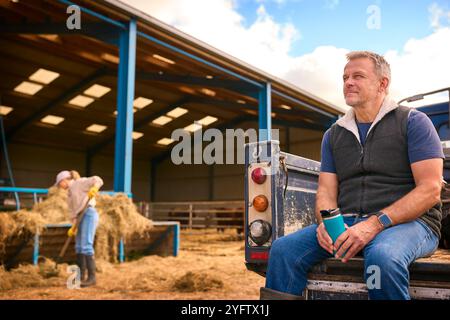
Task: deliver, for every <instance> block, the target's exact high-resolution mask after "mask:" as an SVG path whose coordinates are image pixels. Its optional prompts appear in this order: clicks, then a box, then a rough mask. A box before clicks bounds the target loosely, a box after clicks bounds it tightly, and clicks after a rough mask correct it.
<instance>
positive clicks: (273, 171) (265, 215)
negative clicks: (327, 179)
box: [245, 88, 450, 300]
mask: <svg viewBox="0 0 450 320" xmlns="http://www.w3.org/2000/svg"><path fill="white" fill-rule="evenodd" d="M444 91H449V94H450V88H448V89H444ZM432 93H435V92H432ZM432 93H427V94H432ZM427 94H423V95H417V96H414V97H411V98H408V99H409V100H410V101H415V100H418V99H419V98H420V97H422V98H423V96H425V95H427ZM408 99H404V100H408ZM449 100H450V99H449ZM417 109H418V110H420V111H422V112H425V113H426V114H427V115H428V116H429V117H430V118H431V120H432V121H433V123H434V125H435V127H436V130H437V131H438V132H439V136H440V137H441V140H442V142H443V147H444V151H445V155H446V161H445V165H444V167H445V176H444V178H445V179H446V180H447V181H449V182H450V170H449V169H450V165H448V164H450V131H449V109H450V105H449V103H439V104H434V105H430V106H423V107H420V108H417ZM447 144H448V145H447ZM447 160H448V161H447ZM447 166H448V168H447ZM245 170H246V171H245V240H246V243H245V263H246V266H247V269H248V270H251V271H253V272H256V273H258V274H260V275H262V276H265V271H266V267H267V261H268V257H269V253H270V247H271V244H272V242H273V241H274V240H275V239H277V238H279V237H282V236H285V235H287V234H289V233H292V232H295V231H297V230H299V229H302V228H304V227H306V226H308V225H310V224H312V223H315V222H316V218H315V195H316V190H317V186H318V177H319V172H320V163H319V162H317V161H314V160H310V159H306V158H303V157H300V156H297V155H293V154H289V153H286V152H283V151H281V150H280V146H279V142H278V141H263V142H256V143H250V144H247V145H246V146H245ZM444 200H445V199H444ZM449 200H450V199H449ZM444 202H445V201H444ZM363 272H364V261H363V258H362V257H355V258H353V259H351V260H350V261H349V262H348V263H345V264H344V263H342V262H341V261H340V260H338V259H334V258H331V259H328V260H326V261H324V262H322V263H321V264H319V265H316V266H315V267H314V268H313V269H312V270H311V272H310V274H309V276H308V284H307V289H306V297H307V299H313V300H317V299H367V298H368V294H367V287H366V284H365V282H364V274H363ZM410 279H411V282H410V293H411V297H412V298H413V299H450V250H447V249H439V250H438V251H437V252H436V253H435V255H433V256H432V257H429V258H423V259H419V260H417V261H415V262H414V263H413V264H412V265H411V267H410Z"/></svg>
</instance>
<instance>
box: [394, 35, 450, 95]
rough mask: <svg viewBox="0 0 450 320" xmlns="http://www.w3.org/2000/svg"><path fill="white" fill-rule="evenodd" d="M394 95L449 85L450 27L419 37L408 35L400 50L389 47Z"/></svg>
mask: <svg viewBox="0 0 450 320" xmlns="http://www.w3.org/2000/svg"><path fill="white" fill-rule="evenodd" d="M385 57H386V59H387V60H388V61H389V63H390V64H391V69H392V87H391V94H392V96H393V97H395V98H397V99H400V98H405V97H408V96H412V95H414V94H417V93H424V92H427V91H433V90H436V89H441V88H445V87H450V77H449V74H450V59H449V57H450V28H440V29H438V30H436V31H435V32H434V33H432V34H431V35H429V36H427V37H425V38H422V39H410V40H409V41H408V42H407V43H406V44H405V45H404V47H403V50H402V52H398V51H388V52H387V53H386V54H385Z"/></svg>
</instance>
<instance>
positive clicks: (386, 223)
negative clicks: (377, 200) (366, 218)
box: [375, 211, 392, 229]
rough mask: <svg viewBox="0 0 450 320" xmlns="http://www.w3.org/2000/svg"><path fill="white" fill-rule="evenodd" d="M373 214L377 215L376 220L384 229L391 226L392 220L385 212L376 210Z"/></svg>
mask: <svg viewBox="0 0 450 320" xmlns="http://www.w3.org/2000/svg"><path fill="white" fill-rule="evenodd" d="M375 215H376V216H377V218H378V221H379V222H380V223H381V225H382V226H383V228H384V229H387V228H389V227H392V220H391V218H389V216H388V215H387V214H386V213H384V212H382V211H378V212H377V213H376V214H375Z"/></svg>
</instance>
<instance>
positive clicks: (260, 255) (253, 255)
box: [250, 251, 269, 260]
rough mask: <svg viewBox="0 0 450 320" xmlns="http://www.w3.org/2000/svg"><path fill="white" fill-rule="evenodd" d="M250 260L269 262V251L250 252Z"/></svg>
mask: <svg viewBox="0 0 450 320" xmlns="http://www.w3.org/2000/svg"><path fill="white" fill-rule="evenodd" d="M250 259H254V260H269V251H263V252H250Z"/></svg>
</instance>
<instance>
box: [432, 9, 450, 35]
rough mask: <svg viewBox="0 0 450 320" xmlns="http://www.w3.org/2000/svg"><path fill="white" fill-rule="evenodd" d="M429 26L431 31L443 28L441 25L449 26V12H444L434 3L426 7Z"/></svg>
mask: <svg viewBox="0 0 450 320" xmlns="http://www.w3.org/2000/svg"><path fill="white" fill-rule="evenodd" d="M428 12H429V17H430V25H431V27H432V28H433V29H439V28H441V27H442V26H443V24H442V23H444V24H447V25H449V24H450V10H449V11H447V12H446V11H445V9H444V8H442V7H440V6H439V5H438V4H437V3H436V2H433V3H432V4H431V5H430V6H429V7H428Z"/></svg>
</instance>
